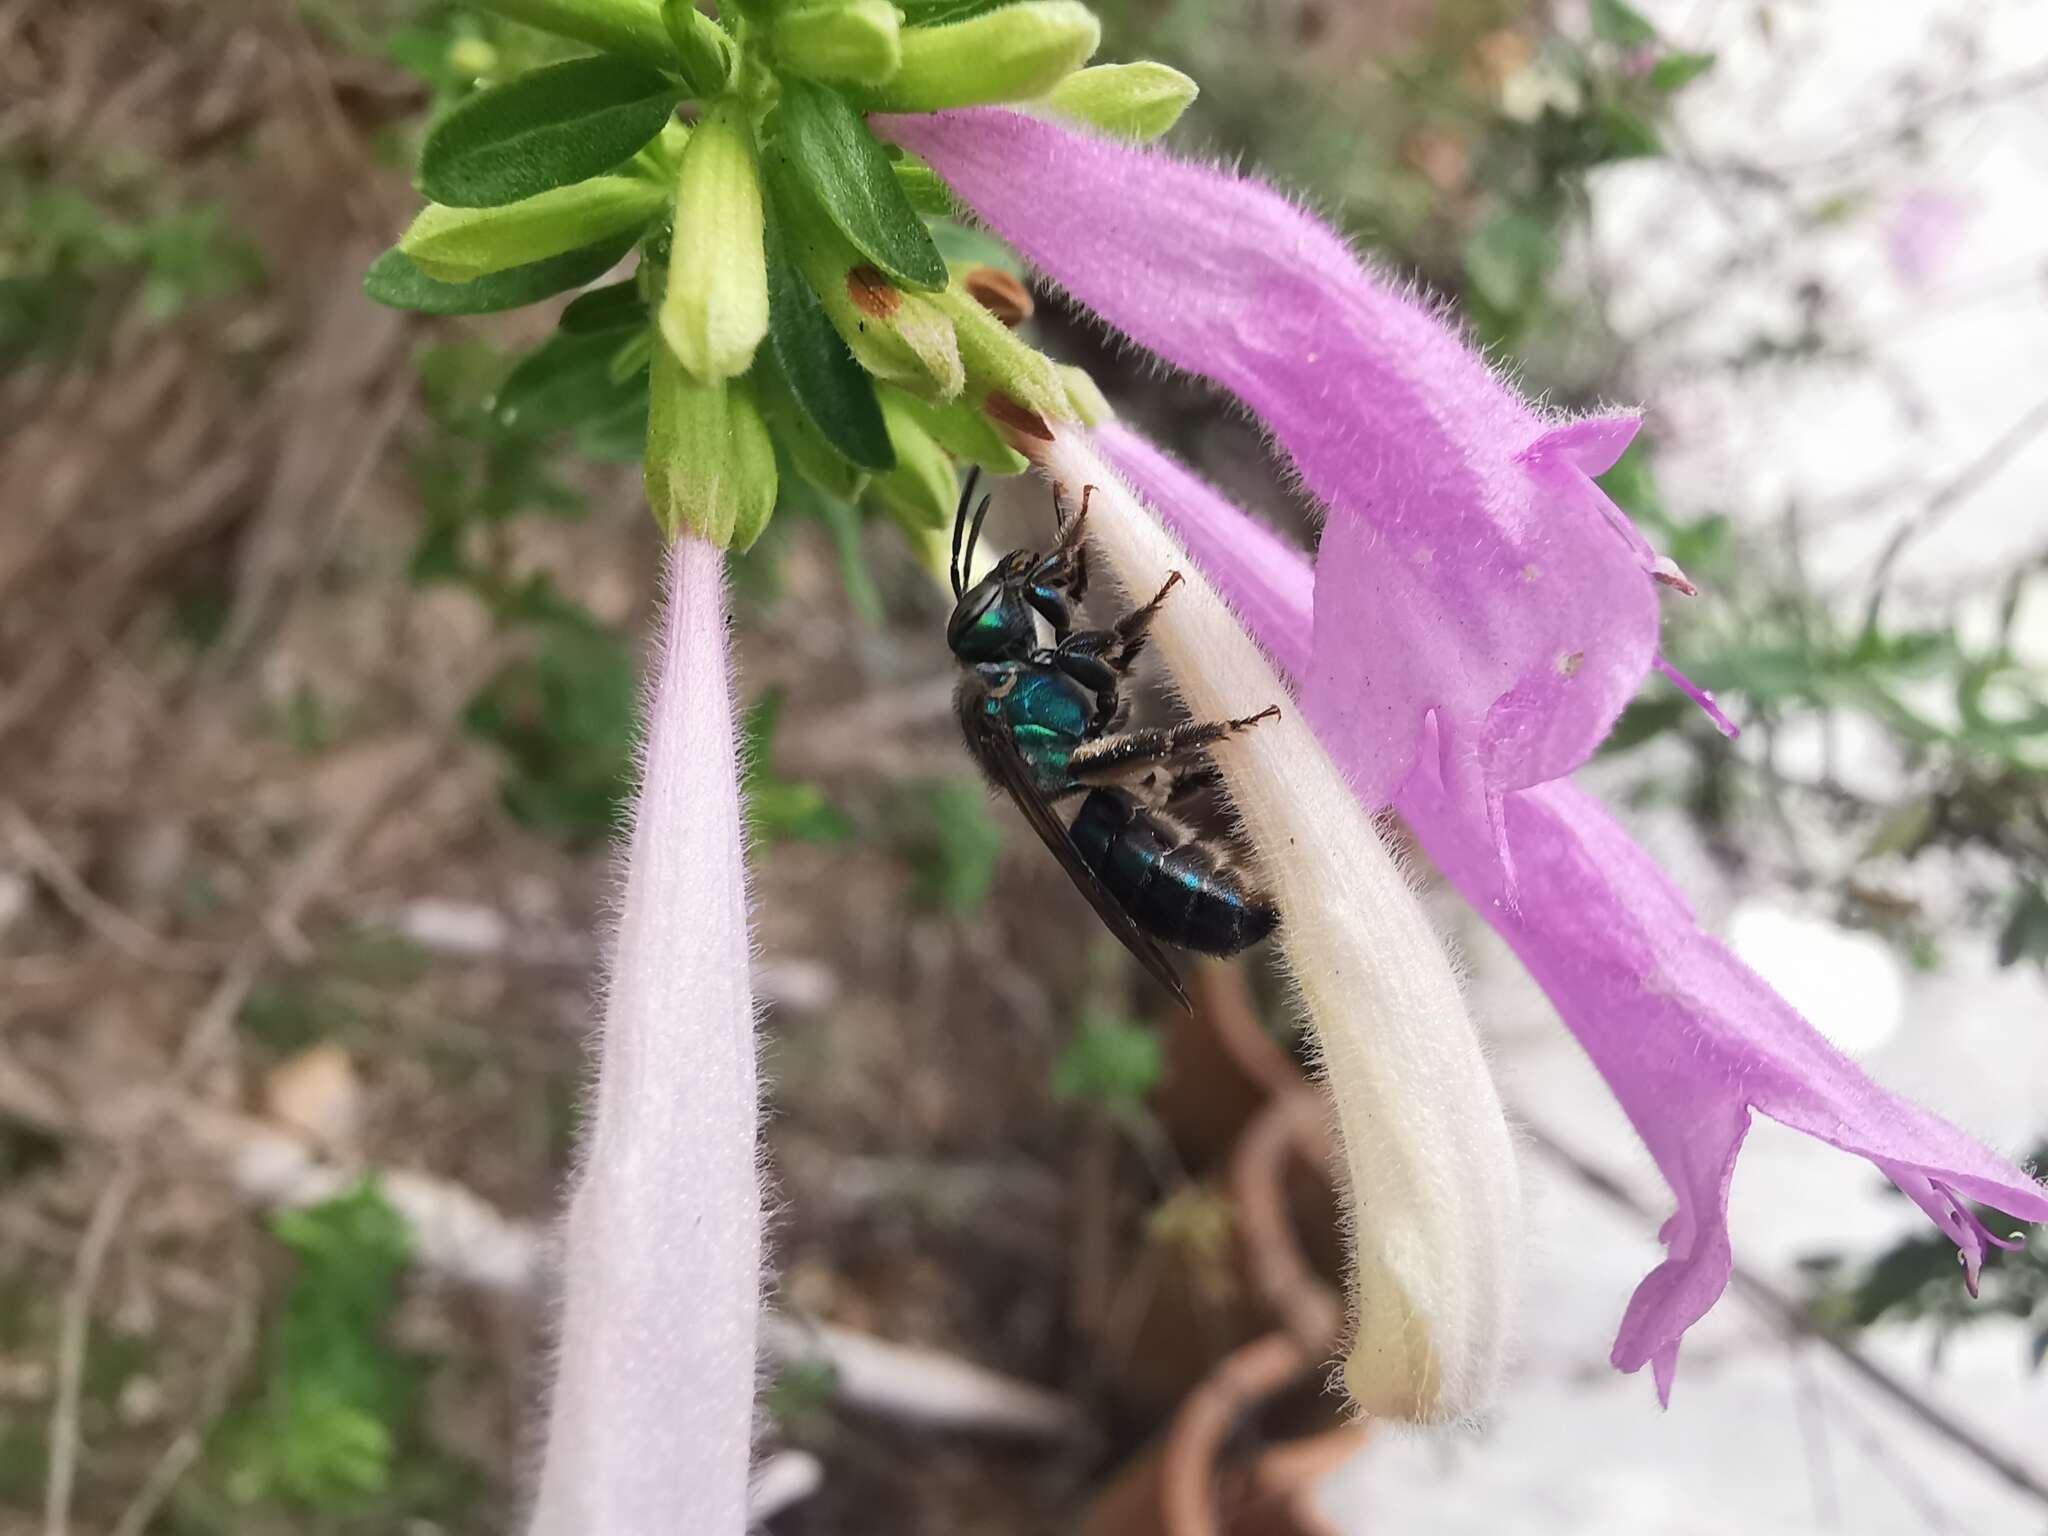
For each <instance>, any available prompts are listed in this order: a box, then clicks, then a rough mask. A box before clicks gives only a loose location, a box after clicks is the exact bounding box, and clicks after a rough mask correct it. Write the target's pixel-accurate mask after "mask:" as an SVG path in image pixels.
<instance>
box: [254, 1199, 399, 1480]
mask: <svg viewBox="0 0 2048 1536" xmlns="http://www.w3.org/2000/svg"><path fill="white" fill-rule="evenodd" d="M271 1230H272V1231H273V1232H275V1233H276V1234H277V1237H278V1240H279V1241H280V1242H282V1243H283V1244H284V1245H285V1246H286V1247H287V1248H289V1249H290V1250H291V1251H292V1254H293V1255H294V1257H295V1258H296V1259H297V1260H298V1273H297V1276H296V1278H295V1279H294V1280H293V1281H292V1283H291V1286H290V1288H289V1289H288V1290H287V1291H286V1293H285V1298H284V1307H283V1312H282V1314H281V1316H280V1317H279V1318H278V1319H277V1321H276V1323H275V1325H274V1326H273V1328H272V1330H271V1336H270V1339H269V1349H268V1353H269V1362H270V1363H269V1369H268V1372H267V1381H266V1385H265V1387H264V1390H263V1393H262V1395H261V1396H260V1398H259V1399H258V1400H257V1401H256V1402H254V1403H252V1404H251V1405H249V1406H248V1407H247V1408H246V1409H244V1410H243V1411H242V1412H240V1413H238V1414H237V1415H235V1416H233V1417H231V1418H230V1419H229V1420H228V1421H227V1422H226V1423H224V1424H223V1426H222V1428H221V1430H220V1432H219V1436H218V1441H217V1447H216V1449H217V1454H218V1456H219V1458H220V1464H221V1467H222V1472H223V1479H224V1484H225V1487H226V1489H227V1492H228V1494H229V1496H230V1497H231V1498H233V1499H234V1500H235V1501H236V1502H238V1503H254V1502H256V1501H257V1500H260V1499H264V1498H269V1497H273V1496H275V1497H281V1498H284V1499H286V1500H289V1501H291V1502H293V1503H298V1504H304V1505H309V1506H313V1507H347V1506H349V1505H351V1504H355V1503H358V1502H360V1501H362V1500H365V1499H367V1498H369V1497H371V1496H373V1495H376V1494H379V1493H382V1492H384V1491H385V1490H386V1489H387V1488H388V1487H389V1486H390V1481H391V1465H392V1460H393V1457H394V1454H395V1452H396V1446H397V1441H398V1438H399V1436H400V1435H401V1434H402V1433H403V1432H404V1431H405V1429H406V1427H407V1425H408V1422H409V1419H410V1415H411V1412H412V1404H413V1398H414V1395H415V1392H416V1390H417V1386H418V1381H417V1372H416V1369H415V1367H414V1366H413V1365H412V1364H411V1363H410V1362H408V1361H406V1360H404V1359H403V1358H401V1357H400V1356H399V1355H397V1354H396V1353H395V1352H394V1351H393V1350H392V1349H391V1347H390V1345H389V1344H388V1343H387V1342H386V1340H385V1338H384V1329H385V1325H386V1323H387V1322H388V1321H389V1318H390V1314H391V1310H392V1308H393V1307H394V1306H395V1305H396V1303H397V1295H398V1277H399V1275H400V1274H401V1273H402V1272H403V1270H404V1268H405V1264H406V1260H407V1258H408V1257H409V1256H410V1253H411V1241H410V1237H409V1235H408V1233H407V1230H406V1227H405V1223H404V1221H403V1220H402V1219H401V1218H400V1217H399V1215H398V1214H397V1213H396V1212H395V1211H393V1210H392V1209H391V1207H390V1205H389V1204H387V1203H386V1201H385V1199H384V1197H383V1195H382V1194H381V1193H379V1191H378V1189H377V1187H376V1185H375V1183H374V1182H373V1181H370V1180H365V1181H364V1182H363V1183H361V1184H359V1185H357V1186H356V1187H355V1188H354V1189H352V1190H350V1191H348V1192H347V1193H345V1194H342V1195H338V1196H336V1197H335V1198H334V1199H332V1200H328V1201H325V1202H324V1203H322V1204H320V1205H316V1206H309V1207H307V1208H306V1209H304V1210H300V1211H286V1212H284V1213H282V1214H280V1215H278V1216H276V1217H274V1218H273V1219H272V1221H271Z"/></svg>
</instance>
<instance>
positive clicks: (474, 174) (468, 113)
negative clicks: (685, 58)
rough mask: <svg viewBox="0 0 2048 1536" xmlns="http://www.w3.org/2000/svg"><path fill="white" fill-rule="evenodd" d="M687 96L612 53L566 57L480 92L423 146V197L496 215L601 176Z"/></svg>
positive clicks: (658, 129) (630, 153)
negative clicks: (536, 196)
mask: <svg viewBox="0 0 2048 1536" xmlns="http://www.w3.org/2000/svg"><path fill="white" fill-rule="evenodd" d="M682 95H683V93H682V88H681V87H680V86H678V85H676V84H675V82H673V81H672V80H670V79H669V78H668V77H667V76H666V75H663V74H661V73H659V72H658V71H656V70H652V69H648V68H645V67H644V66H642V65H639V64H634V63H631V62H630V61H628V60H625V59H619V58H612V57H609V56H607V55H605V54H593V55H592V56H590V57H588V58H582V59H568V60H566V61H564V62H563V63H560V64H551V65H549V66H547V67H546V68H544V69H536V70H532V71H530V72H528V73H526V74H523V75H521V76H519V77H518V78H517V79H516V80H510V81H507V82H506V83H505V84H503V85H498V86H492V87H491V88H490V89H489V90H485V91H479V92H478V93H477V94H476V95H474V96H472V97H470V98H469V100H467V101H465V102H463V103H462V104H461V105H460V106H458V107H456V108H455V110H454V111H452V112H450V113H449V114H448V115H447V116H446V117H444V118H442V119H441V120H440V121H439V122H438V123H436V124H435V125H434V126H433V128H432V129H431V130H430V131H429V132H428V134H427V141H426V143H425V144H424V145H422V146H421V148H420V171H419V184H420V190H421V191H422V192H424V193H426V195H427V196H428V197H430V198H432V199H433V200H434V201H435V202H437V203H445V204H447V205H448V206H450V207H453V208H495V207H498V206H500V205H501V204H504V203H516V202H518V201H519V200H520V199H521V198H526V197H532V196H533V195H534V194H535V193H536V192H546V191H548V190H550V189H551V188H554V187H566V186H568V185H569V184H570V183H572V182H577V181H582V180H584V179H585V178H586V177H590V176H600V175H603V174H604V173H605V172H606V171H609V170H611V169H612V168H613V167H615V166H617V165H619V164H621V163H623V162H624V161H626V160H628V159H630V158H632V156H633V154H634V152H635V151H636V150H638V149H639V148H640V146H641V145H643V144H645V143H646V142H647V141H648V140H649V139H651V138H653V137H654V136H655V135H656V134H658V133H660V132H661V129H662V125H663V124H664V123H666V122H667V121H668V120H669V116H670V114H671V113H673V112H674V111H675V106H676V103H677V102H678V101H680V100H681V99H682Z"/></svg>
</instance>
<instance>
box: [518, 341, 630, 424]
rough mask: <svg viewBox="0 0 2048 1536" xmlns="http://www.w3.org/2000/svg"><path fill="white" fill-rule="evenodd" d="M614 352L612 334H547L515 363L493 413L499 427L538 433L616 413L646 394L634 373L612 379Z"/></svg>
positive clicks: (615, 343) (617, 345) (616, 344)
mask: <svg viewBox="0 0 2048 1536" xmlns="http://www.w3.org/2000/svg"><path fill="white" fill-rule="evenodd" d="M619 350H620V338H619V335H618V333H617V332H615V331H599V332H596V333H594V334H591V335H582V336H578V335H557V336H552V337H550V338H549V339H548V340H546V341H544V342H542V343H541V344H540V345H539V346H538V347H536V348H534V349H533V351H531V352H529V353H528V354H527V355H526V356H525V357H523V358H521V359H520V361H519V365H518V366H517V367H516V368H514V369H513V370H512V372H511V373H510V374H509V375H508V376H507V377H506V379H505V382H504V384H503V386H502V387H501V388H500V389H499V390H498V395H497V399H496V400H495V401H493V402H492V410H493V412H494V413H495V414H496V416H497V418H498V421H499V423H500V424H501V425H503V426H506V427H514V428H517V429H518V430H520V431H522V432H537V433H545V432H560V431H563V430H565V429H567V428H569V427H574V426H578V425H580V424H581V423H583V422H586V421H594V420H596V419H598V418H600V417H605V416H612V415H616V414H618V413H619V412H621V411H624V410H626V409H627V408H629V407H630V406H631V405H632V404H633V402H634V400H635V399H636V398H637V397H639V396H641V395H643V394H644V393H645V392H646V386H645V385H644V384H642V383H641V382H639V378H638V375H639V372H640V370H639V369H636V370H634V373H633V375H632V376H630V377H628V378H627V379H624V380H619V379H616V378H614V376H613V371H612V360H613V358H615V357H616V356H617V355H618V353H619ZM645 366H646V365H645V363H644V362H643V363H642V365H641V367H642V368H644V367H645Z"/></svg>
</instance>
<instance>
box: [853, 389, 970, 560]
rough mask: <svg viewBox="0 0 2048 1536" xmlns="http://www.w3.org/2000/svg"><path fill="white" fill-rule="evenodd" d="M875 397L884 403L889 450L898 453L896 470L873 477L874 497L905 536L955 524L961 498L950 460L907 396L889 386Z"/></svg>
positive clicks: (883, 418) (883, 420)
mask: <svg viewBox="0 0 2048 1536" xmlns="http://www.w3.org/2000/svg"><path fill="white" fill-rule="evenodd" d="M875 393H876V397H877V398H878V399H879V400H880V401H881V403H882V424H883V425H884V426H885V427H887V428H888V431H889V446H890V447H892V448H894V449H895V450H896V467H895V468H894V469H892V470H890V471H888V472H887V473H886V474H880V475H877V476H875V479H874V486H873V490H874V493H875V499H876V500H878V501H879V502H881V504H882V508H883V510H884V511H886V512H887V513H888V514H889V516H890V517H891V518H893V519H894V520H895V522H896V523H897V525H898V526H899V527H901V528H902V529H903V531H904V532H905V533H909V534H912V535H915V534H918V533H920V532H922V531H923V530H925V529H930V528H942V527H944V526H945V525H946V524H948V523H950V522H951V521H952V520H953V505H954V503H955V502H956V501H958V500H959V498H960V483H959V481H958V480H957V479H956V478H955V476H954V473H953V461H952V460H951V459H949V458H947V457H946V450H945V449H943V448H941V447H940V446H939V445H938V443H936V442H935V441H933V439H932V435H931V434H930V433H929V432H927V431H925V429H924V426H923V425H922V423H921V422H920V421H919V420H918V417H917V413H916V411H915V410H914V409H913V406H914V404H915V402H914V401H912V400H911V398H910V397H909V396H908V395H906V394H904V393H903V392H902V391H901V390H898V389H892V388H890V387H889V386H888V385H883V386H882V387H881V388H880V389H878V390H877V391H876V392H875Z"/></svg>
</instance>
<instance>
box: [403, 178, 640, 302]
mask: <svg viewBox="0 0 2048 1536" xmlns="http://www.w3.org/2000/svg"><path fill="white" fill-rule="evenodd" d="M667 200H668V199H667V195H666V194H665V193H664V192H663V191H662V189H661V188H660V187H659V186H656V185H654V184H652V183H650V182H645V181H641V180H640V179H639V178H637V177H633V176H593V177H591V178H590V179H589V180H588V181H579V182H577V183H576V184H575V185H574V186H568V187H556V188H554V189H553V190H552V191H548V192H542V193H539V194H537V195H535V196H533V197H529V198H524V199H522V200H521V201H519V202H516V203H506V204H504V205H503V206H502V207H498V208H444V207H443V206H442V205H441V204H439V203H429V204H428V205H427V206H426V207H424V208H422V209H421V210H420V213H419V217H418V218H416V219H414V220H413V221H412V227H411V228H410V229H408V230H407V231H406V232H405V234H404V236H403V237H402V238H401V239H400V240H399V242H398V248H399V250H401V251H403V252H404V253H405V254H406V255H407V256H408V257H410V258H411V259H412V264H413V265H414V266H416V267H418V268H419V269H420V270H421V271H422V272H424V273H426V274H427V276H429V277H431V278H435V279H437V280H439V281H441V282H444V283H467V282H473V281H475V280H476V279H477V278H479V277H488V276H489V275H490V274H491V273H493V272H503V271H505V270H506V269H507V268H508V267H523V266H526V265H528V264H529V263H531V262H536V261H545V260H547V259H548V258H549V257H550V256H559V255H561V254H562V253H563V252H564V251H573V250H577V249H579V248H580V247H582V246H586V245H594V244H596V243H597V242H598V241H600V240H603V239H607V238H609V237H611V236H614V235H624V234H627V233H630V232H631V231H633V230H636V229H639V228H640V227H642V226H643V225H645V224H646V223H647V222H648V220H650V219H652V218H653V217H654V215H655V214H656V213H657V212H659V211H660V209H661V205H662V204H663V203H664V202H666V201H667Z"/></svg>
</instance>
